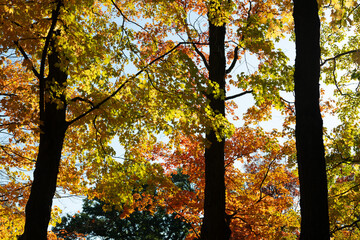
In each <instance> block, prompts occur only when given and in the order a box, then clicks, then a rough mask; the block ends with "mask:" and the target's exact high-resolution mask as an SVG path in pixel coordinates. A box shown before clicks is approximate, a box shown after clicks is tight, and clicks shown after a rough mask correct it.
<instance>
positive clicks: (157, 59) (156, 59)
mask: <svg viewBox="0 0 360 240" xmlns="http://www.w3.org/2000/svg"><path fill="white" fill-rule="evenodd" d="M182 44H189V42H180V43H178V44H176V46H174V47H173V48H171V49H170V50H169V51H167V52H166V53H164V54H163V55H161V56H159V57H157V58H155V59H153V60H152V61H150V62H149V63H148V64H147V65H146V66H145V67H143V68H142V69H141V70H139V71H138V72H137V73H136V74H135V75H133V76H132V77H130V78H129V79H127V80H126V81H124V82H123V83H122V84H121V85H120V86H119V87H118V88H117V89H116V90H115V91H114V92H113V93H112V94H110V95H109V96H108V97H106V98H105V99H103V100H102V101H101V102H99V103H98V104H96V105H94V106H93V107H92V108H91V109H89V110H87V111H86V112H84V113H82V114H80V115H79V116H77V117H76V118H74V119H73V120H71V121H68V122H67V124H68V125H71V124H73V123H74V122H76V121H78V120H80V119H81V118H83V117H85V116H87V115H88V114H90V113H91V112H93V111H94V110H96V109H98V108H100V107H101V106H102V105H103V104H104V103H106V102H107V101H109V100H110V99H111V98H113V97H114V96H115V95H116V94H117V93H118V92H120V90H121V89H122V88H124V87H125V85H126V84H127V83H129V82H130V81H131V80H133V79H135V78H136V77H137V76H139V75H140V74H141V73H143V72H145V71H146V69H148V68H149V67H150V66H151V65H152V64H153V63H155V62H157V61H159V60H161V59H162V58H164V57H165V56H167V55H169V54H170V53H172V52H173V51H175V49H177V48H178V47H179V46H180V45H182Z"/></svg>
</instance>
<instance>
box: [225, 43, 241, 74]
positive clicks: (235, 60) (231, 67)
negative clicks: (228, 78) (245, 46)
mask: <svg viewBox="0 0 360 240" xmlns="http://www.w3.org/2000/svg"><path fill="white" fill-rule="evenodd" d="M238 53H239V47H238V46H236V47H235V49H234V59H233V61H232V63H231V65H230V67H229V68H228V69H227V70H226V71H225V73H226V74H229V73H230V72H231V71H232V70H233V68H234V67H235V64H236V62H237V60H238V57H239V56H238V55H239V54H238Z"/></svg>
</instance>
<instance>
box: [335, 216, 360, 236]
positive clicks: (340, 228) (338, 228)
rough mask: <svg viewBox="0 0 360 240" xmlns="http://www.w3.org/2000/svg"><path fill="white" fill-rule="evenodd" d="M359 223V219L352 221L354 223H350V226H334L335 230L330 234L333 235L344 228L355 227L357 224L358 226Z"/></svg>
mask: <svg viewBox="0 0 360 240" xmlns="http://www.w3.org/2000/svg"><path fill="white" fill-rule="evenodd" d="M359 222H360V219H358V220H356V221H354V222H352V223H350V224H347V225H344V226H342V227H338V226H335V229H334V230H332V231H331V232H330V234H334V233H335V232H337V231H340V230H342V229H344V228H351V227H353V226H357V224H358V223H359Z"/></svg>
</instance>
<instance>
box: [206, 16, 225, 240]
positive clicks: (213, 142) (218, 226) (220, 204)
mask: <svg viewBox="0 0 360 240" xmlns="http://www.w3.org/2000/svg"><path fill="white" fill-rule="evenodd" d="M209 25H210V26H209V35H210V36H209V44H210V56H209V78H210V80H211V81H213V82H216V83H217V84H219V88H220V91H221V96H218V97H215V96H214V95H213V93H211V94H209V95H208V96H207V97H208V99H209V100H210V106H211V108H212V109H213V111H214V112H215V113H216V114H222V115H225V100H224V96H225V65H226V62H225V61H226V59H225V43H224V40H225V32H226V27H225V24H224V25H222V26H215V25H213V24H212V23H211V22H209ZM206 140H207V141H208V142H209V143H210V145H209V146H208V147H207V148H206V149H205V201H204V219H203V225H202V228H201V239H203V240H209V239H214V240H215V239H216V240H226V239H229V237H230V234H231V232H230V228H229V225H228V223H227V222H226V214H225V166H224V143H225V138H223V139H222V141H220V142H219V141H218V139H217V138H216V133H215V131H214V130H213V129H210V130H209V131H208V132H207V134H206Z"/></svg>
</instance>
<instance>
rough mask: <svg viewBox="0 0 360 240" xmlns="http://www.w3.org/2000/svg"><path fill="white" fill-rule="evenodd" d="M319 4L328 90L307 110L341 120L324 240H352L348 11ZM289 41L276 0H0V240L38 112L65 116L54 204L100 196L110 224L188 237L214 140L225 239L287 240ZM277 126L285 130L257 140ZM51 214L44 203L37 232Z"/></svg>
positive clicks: (20, 217)
mask: <svg viewBox="0 0 360 240" xmlns="http://www.w3.org/2000/svg"><path fill="white" fill-rule="evenodd" d="M317 2H318V4H319V7H320V11H319V14H320V20H321V24H322V30H321V31H322V32H321V41H320V44H321V51H322V56H321V62H320V65H321V71H322V75H321V77H322V81H323V82H324V83H325V84H330V85H331V86H334V87H333V89H334V92H333V93H330V95H331V98H333V99H331V100H329V101H328V99H325V95H328V94H329V92H330V91H329V90H328V88H326V87H325V88H326V93H325V92H322V94H323V99H322V100H321V101H322V102H320V105H321V109H322V113H323V116H324V118H325V119H326V118H327V117H328V115H329V113H331V114H333V115H335V116H337V117H338V122H339V124H338V126H337V127H334V128H333V129H331V127H330V128H329V129H324V134H325V145H326V156H325V157H326V164H327V177H328V192H329V199H328V200H329V214H330V234H331V235H332V236H333V237H334V238H335V239H349V238H353V239H355V238H358V237H359V236H360V231H359V228H358V224H360V220H359V215H360V209H359V206H358V202H359V200H360V195H359V186H360V181H359V179H360V173H359V159H360V158H359V152H360V150H359V144H360V138H359V136H360V133H359V130H358V129H359V102H360V101H359V96H360V95H359V84H358V83H359V79H360V72H359V65H360V61H359V59H360V57H359V56H360V55H359V51H360V50H359V49H360V46H359V42H360V37H359V36H360V34H359V33H360V28H359V26H358V24H357V22H359V21H358V20H359V19H360V10H359V2H358V1H355V0H346V1H340V0H335V1H330V0H321V1H317ZM209 26H212V27H215V28H220V27H222V28H223V30H224V31H225V32H224V39H225V40H224V45H223V46H222V47H223V49H222V50H223V52H224V56H223V57H224V58H225V59H224V67H225V69H224V70H225V73H224V75H223V76H222V77H223V80H224V86H220V84H218V82H216V81H214V80H213V79H210V78H211V77H212V76H210V75H211V74H210V72H211V71H210V68H211V67H212V66H211V64H210V60H209V59H210V58H211V56H210V54H211V53H210V47H209V45H210V43H209V41H210V40H209V34H210V33H209ZM293 34H294V33H293V18H292V3H291V1H288V0H286V1H280V0H268V1H261V0H255V1H252V0H251V1H248V0H245V1H240V0H233V1H220V0H211V1H194V0H174V1H168V0H159V1H152V0H145V1H139V0H129V1H117V0H41V1H26V0H11V1H8V0H0V36H1V38H0V213H1V214H0V239H16V237H18V236H20V235H21V234H23V232H24V223H25V206H26V204H27V202H28V199H29V196H30V192H31V187H32V185H33V183H34V177H33V172H34V170H35V168H37V166H36V162H37V161H38V162H39V160H38V159H39V149H42V147H43V146H44V145H46V144H44V143H43V142H41V140H40V139H41V138H42V137H41V136H44V135H46V134H49V131H45V130H44V129H45V128H44V125H46V124H49V118H51V115H52V114H49V109H51V110H52V111H53V112H57V113H58V112H59V111H63V112H64V119H62V120H63V127H64V129H63V131H64V136H62V139H58V140H59V141H60V142H61V144H60V145H59V147H58V148H57V150H58V151H59V152H61V154H60V155H61V156H60V155H59V158H58V159H56V162H57V163H59V167H58V168H57V169H58V170H59V174H58V175H57V176H55V179H56V192H55V197H60V198H61V197H64V196H67V195H81V196H87V197H88V198H97V199H100V200H101V201H102V202H103V203H104V207H103V209H104V210H110V209H116V210H117V211H119V212H121V214H120V216H119V217H120V218H127V217H129V216H130V215H131V214H132V213H134V212H136V211H148V212H150V213H151V214H154V213H155V212H156V211H157V209H158V207H161V208H163V209H165V210H166V211H167V213H169V214H170V213H176V214H177V217H178V218H180V219H181V220H182V221H184V222H186V223H187V224H189V225H191V228H190V229H189V234H188V235H187V237H186V239H195V238H199V237H200V235H201V234H200V233H201V225H202V223H203V217H204V201H205V162H206V161H205V156H204V155H205V149H209V147H211V144H212V143H211V142H209V139H206V134H207V133H209V132H212V133H214V134H215V138H216V139H217V141H218V142H219V141H224V142H225V147H224V152H225V154H224V158H225V187H226V190H225V196H226V204H225V214H226V215H225V216H226V219H225V221H226V224H228V225H229V227H230V230H231V238H230V239H254V240H255V239H298V237H299V235H300V210H299V196H300V195H299V182H298V173H297V168H296V164H295V163H296V151H295V140H294V123H295V110H294V103H293V102H292V100H291V99H288V98H291V96H290V95H291V94H288V93H289V92H292V91H293V87H294V84H293V78H292V75H293V72H294V68H293V66H292V63H289V57H293V56H291V54H288V52H286V51H285V50H283V49H282V44H283V43H284V42H283V41H285V40H284V39H286V41H288V40H292V39H293ZM339 42H341V44H338V43H339ZM288 55H289V56H288ZM54 59H55V60H56V61H55V60H54ZM54 72H56V74H55V76H54V75H52V74H53V73H54ZM59 76H60V77H59ZM61 77H63V79H62V80H59V78H61ZM233 94H234V95H233ZM244 95H247V96H250V95H251V100H250V101H251V104H252V105H251V106H250V107H248V108H247V106H246V105H247V103H248V102H247V101H244V104H243V102H241V101H242V99H243V98H242V97H243V96H244ZM237 98H238V99H240V101H237V100H236V99H237ZM234 100H236V101H234ZM214 101H219V102H222V104H223V105H224V106H225V103H226V108H225V114H223V113H220V112H219V111H218V110H217V109H214V108H213V107H211V106H212V105H211V104H212V102H214ZM250 101H249V102H250ZM330 103H331V104H330ZM51 107H52V108H51ZM238 107H240V108H241V110H243V109H245V108H246V109H245V110H244V112H245V113H244V114H239V112H240V111H239V109H238ZM325 110H326V111H325ZM46 113H47V114H48V115H49V116H50V117H47V118H46V117H44V116H45V115H46ZM274 113H275V114H279V115H281V117H280V118H281V120H284V121H283V122H282V128H280V129H273V130H264V129H265V127H264V128H262V127H261V126H263V125H262V123H261V122H262V121H266V120H271V118H272V117H273V114H274ZM280 118H277V119H280ZM53 120H54V121H55V122H56V120H59V119H53ZM238 120H240V121H238ZM50 125H51V124H50ZM51 126H58V125H56V124H55V125H51ZM266 129H268V128H266ZM51 130H57V129H56V127H53V128H52V129H51ZM50 132H51V131H50ZM47 136H48V135H47ZM43 139H44V138H43ZM50 155H51V154H50ZM44 162H47V159H45V161H44ZM45 172H46V171H45ZM179 176H181V178H182V179H181V181H180V180H179V179H177V177H179ZM40 195H41V194H40ZM53 195H54V194H53ZM51 199H52V197H51ZM48 204H49V206H51V204H52V203H51V201H48ZM60 214H61V209H60V208H59V207H58V206H52V212H51V220H50V224H52V225H55V224H56V222H59V221H60ZM45 231H46V229H45ZM79 236H80V235H79ZM81 236H82V235H81ZM48 238H49V239H57V236H56V234H55V233H52V232H49V233H48Z"/></svg>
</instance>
